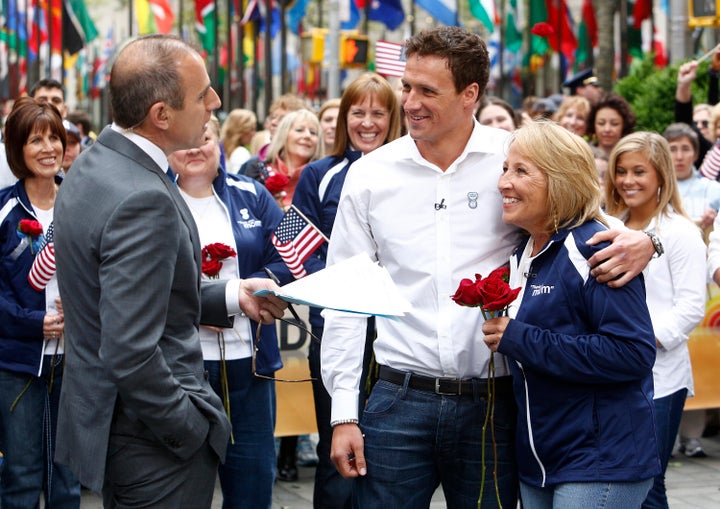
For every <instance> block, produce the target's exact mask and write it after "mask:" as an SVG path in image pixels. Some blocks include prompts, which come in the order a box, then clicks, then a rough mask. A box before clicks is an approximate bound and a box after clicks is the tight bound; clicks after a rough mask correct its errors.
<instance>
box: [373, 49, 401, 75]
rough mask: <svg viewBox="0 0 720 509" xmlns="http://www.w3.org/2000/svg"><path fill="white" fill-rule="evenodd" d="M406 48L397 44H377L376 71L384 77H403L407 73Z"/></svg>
mask: <svg viewBox="0 0 720 509" xmlns="http://www.w3.org/2000/svg"><path fill="white" fill-rule="evenodd" d="M405 60H406V59H405V46H403V45H402V44H398V43H395V42H388V41H377V42H376V43H375V71H376V72H377V73H378V74H381V75H383V76H397V77H400V78H401V77H402V75H403V72H405Z"/></svg>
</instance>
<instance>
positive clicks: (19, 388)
mask: <svg viewBox="0 0 720 509" xmlns="http://www.w3.org/2000/svg"><path fill="white" fill-rule="evenodd" d="M55 362H56V366H55V372H54V374H53V378H52V380H53V384H52V391H51V392H48V390H49V383H50V374H51V364H52V356H51V355H46V356H45V357H44V359H43V369H42V373H41V375H40V376H39V377H34V376H31V375H27V374H21V373H16V372H13V371H6V370H0V443H1V444H2V450H3V453H4V455H5V459H4V461H3V467H2V473H1V474H0V501H1V502H0V505H1V506H2V508H3V509H28V508H37V507H39V506H40V496H41V495H44V497H45V507H47V508H48V509H77V508H79V507H80V483H79V482H78V481H77V479H76V478H75V476H74V475H73V474H72V472H71V471H70V469H69V468H67V467H65V466H63V465H59V464H57V463H55V462H54V461H53V460H52V458H53V456H54V453H55V439H56V436H55V432H56V425H57V414H58V404H59V402H60V390H61V387H62V374H63V362H62V356H59V357H58V358H56V359H55ZM28 381H30V385H29V386H28ZM26 386H27V390H25V388H26ZM23 390H25V393H24V394H23V395H22V397H20V398H19V399H18V401H17V404H16V406H15V408H14V409H13V411H12V412H11V411H10V407H11V406H12V404H13V401H15V399H16V398H17V397H18V396H19V395H20V393H22V392H23Z"/></svg>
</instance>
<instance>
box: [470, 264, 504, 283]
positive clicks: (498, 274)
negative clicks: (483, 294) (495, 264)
mask: <svg viewBox="0 0 720 509" xmlns="http://www.w3.org/2000/svg"><path fill="white" fill-rule="evenodd" d="M475 277H476V278H477V279H478V280H479V279H480V276H479V275H477V274H475ZM490 278H496V279H502V280H503V281H505V282H506V283H507V282H509V281H510V269H509V268H508V267H499V268H497V269H495V270H494V271H492V272H491V273H490V274H489V275H488V279H490Z"/></svg>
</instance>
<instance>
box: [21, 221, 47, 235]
mask: <svg viewBox="0 0 720 509" xmlns="http://www.w3.org/2000/svg"><path fill="white" fill-rule="evenodd" d="M18 230H20V232H21V233H25V234H27V235H30V236H31V237H37V236H38V235H42V232H43V229H42V225H41V224H40V223H38V222H37V221H35V220H34V219H21V220H20V224H18Z"/></svg>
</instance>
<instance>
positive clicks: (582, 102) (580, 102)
mask: <svg viewBox="0 0 720 509" xmlns="http://www.w3.org/2000/svg"><path fill="white" fill-rule="evenodd" d="M572 108H574V109H575V111H577V112H578V114H580V115H582V116H583V117H585V122H587V119H588V116H589V115H590V109H591V108H592V107H591V106H590V101H588V100H587V99H585V98H584V97H583V96H580V95H571V96H568V97H566V98H565V99H563V101H562V102H561V103H560V106H558V109H557V111H556V112H555V114H554V115H553V120H555V121H557V122H560V120H562V118H563V116H564V115H565V113H566V112H567V111H568V110H569V109H572Z"/></svg>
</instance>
